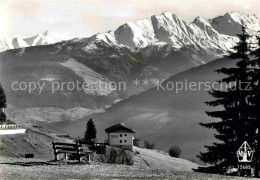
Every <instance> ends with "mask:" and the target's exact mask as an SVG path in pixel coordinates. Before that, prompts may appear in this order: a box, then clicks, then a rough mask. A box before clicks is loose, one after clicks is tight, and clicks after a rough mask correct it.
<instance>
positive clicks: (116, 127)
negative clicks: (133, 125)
mask: <svg viewBox="0 0 260 180" xmlns="http://www.w3.org/2000/svg"><path fill="white" fill-rule="evenodd" d="M105 132H107V133H112V132H128V133H135V131H134V130H133V129H130V128H127V127H125V126H124V124H122V123H118V124H116V125H114V126H111V127H109V128H106V129H105Z"/></svg>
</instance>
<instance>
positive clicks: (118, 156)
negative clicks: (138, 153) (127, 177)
mask: <svg viewBox="0 0 260 180" xmlns="http://www.w3.org/2000/svg"><path fill="white" fill-rule="evenodd" d="M100 161H101V162H104V163H109V164H126V165H133V164H134V161H133V156H132V154H131V153H130V152H129V151H125V150H123V149H118V148H113V147H112V148H110V149H109V150H107V152H106V154H104V155H102V156H101V157H100Z"/></svg>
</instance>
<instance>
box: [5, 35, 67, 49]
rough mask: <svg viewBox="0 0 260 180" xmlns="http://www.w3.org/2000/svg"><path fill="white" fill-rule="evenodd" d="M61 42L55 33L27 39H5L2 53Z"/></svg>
mask: <svg viewBox="0 0 260 180" xmlns="http://www.w3.org/2000/svg"><path fill="white" fill-rule="evenodd" d="M61 41H62V39H61V38H59V36H58V35H56V34H54V33H50V32H48V31H46V32H44V33H41V34H38V35H36V36H33V37H29V38H25V39H22V38H19V37H16V38H14V39H11V38H5V39H2V40H0V52H2V51H5V50H9V49H19V48H25V47H30V46H41V45H47V44H54V43H57V42H61Z"/></svg>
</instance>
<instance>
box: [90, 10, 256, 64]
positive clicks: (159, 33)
mask: <svg viewBox="0 0 260 180" xmlns="http://www.w3.org/2000/svg"><path fill="white" fill-rule="evenodd" d="M242 22H243V23H244V25H245V26H246V27H247V28H248V29H247V32H248V33H249V34H251V35H253V34H255V33H256V32H257V31H258V30H259V29H260V21H259V18H258V17H257V16H256V15H247V14H244V13H241V12H233V13H226V14H225V15H224V16H219V17H216V18H213V19H209V20H206V19H204V18H202V17H197V18H195V19H194V21H193V22H191V23H189V24H188V23H186V22H185V21H183V20H182V19H180V18H179V17H177V16H176V15H175V14H173V13H171V12H164V13H162V14H161V15H153V16H151V17H149V18H146V19H143V20H139V21H137V22H135V23H132V22H130V23H126V24H123V25H122V26H120V27H119V28H117V29H116V30H115V31H109V32H105V33H99V34H96V35H94V36H93V37H91V38H92V39H95V40H100V41H105V42H107V43H108V44H118V45H124V46H127V47H129V48H131V49H140V48H144V47H148V46H157V47H161V46H164V45H165V44H168V45H170V46H172V48H176V49H180V48H182V47H186V46H189V47H193V48H194V49H195V50H197V51H201V50H205V51H206V52H207V53H208V54H209V55H210V56H212V57H211V60H212V59H214V58H217V57H221V56H223V55H224V54H226V53H227V52H229V51H232V47H233V46H234V44H235V43H236V42H237V41H238V39H237V37H235V35H236V34H238V33H240V31H241V24H242ZM202 60H203V59H202Z"/></svg>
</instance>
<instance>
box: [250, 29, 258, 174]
mask: <svg viewBox="0 0 260 180" xmlns="http://www.w3.org/2000/svg"><path fill="white" fill-rule="evenodd" d="M256 39H257V46H256V49H255V50H253V51H252V52H251V55H252V56H253V60H252V61H251V62H252V67H254V77H253V81H254V86H253V88H254V94H253V97H252V104H253V106H254V109H253V114H254V116H255V119H254V120H255V121H254V122H255V123H254V127H255V128H256V129H255V133H256V134H255V138H254V140H255V141H254V142H255V144H254V150H255V155H254V163H255V177H259V174H258V171H259V163H260V111H259V110H260V31H259V35H258V36H256Z"/></svg>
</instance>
